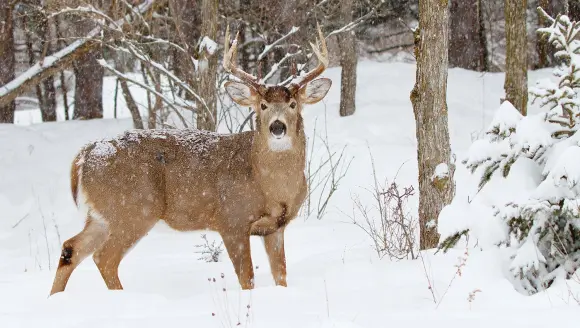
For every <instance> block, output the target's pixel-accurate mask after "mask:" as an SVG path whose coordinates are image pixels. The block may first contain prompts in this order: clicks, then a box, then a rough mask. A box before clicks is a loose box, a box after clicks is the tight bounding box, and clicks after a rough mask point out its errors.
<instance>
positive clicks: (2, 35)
mask: <svg viewBox="0 0 580 328" xmlns="http://www.w3.org/2000/svg"><path fill="white" fill-rule="evenodd" d="M14 5H16V1H2V2H0V85H5V84H6V83H8V82H10V81H12V80H13V79H14V62H15V58H14V24H13V19H12V10H13V8H14ZM15 109H16V104H15V102H14V101H10V102H8V103H6V104H0V123H13V122H14V110H15Z"/></svg>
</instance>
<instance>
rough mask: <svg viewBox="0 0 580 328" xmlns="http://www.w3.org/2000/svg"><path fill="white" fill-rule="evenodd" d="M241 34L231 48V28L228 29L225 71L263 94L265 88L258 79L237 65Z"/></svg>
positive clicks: (237, 34) (224, 62)
mask: <svg viewBox="0 0 580 328" xmlns="http://www.w3.org/2000/svg"><path fill="white" fill-rule="evenodd" d="M239 34H240V32H239V31H238V33H236V38H235V39H234V41H233V42H232V47H231V48H230V47H229V42H230V27H229V26H228V27H227V28H226V40H225V45H224V61H223V67H224V70H225V71H226V72H228V73H230V74H232V75H233V76H235V77H237V78H239V79H240V80H242V82H244V83H245V84H247V85H250V86H252V87H253V88H254V89H256V91H258V92H261V91H262V89H263V88H262V85H261V84H260V83H258V78H256V77H255V76H253V75H252V74H249V73H246V72H244V71H243V70H241V69H240V68H239V67H238V66H237V64H236V61H237V56H238V36H239Z"/></svg>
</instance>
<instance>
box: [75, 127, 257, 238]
mask: <svg viewBox="0 0 580 328" xmlns="http://www.w3.org/2000/svg"><path fill="white" fill-rule="evenodd" d="M251 145H252V133H241V134H235V135H219V134H216V133H211V132H207V131H199V130H191V129H185V130H137V131H129V132H126V133H125V134H123V135H120V136H118V137H116V138H112V139H106V140H101V141H97V142H93V143H91V144H89V145H87V146H85V147H84V148H83V149H82V150H81V156H79V158H80V159H79V162H80V163H78V164H79V165H78V167H79V171H80V172H78V174H79V178H80V179H79V181H80V184H81V187H80V188H79V193H83V195H82V196H83V199H84V200H85V201H86V202H87V203H88V205H89V207H90V208H92V209H94V210H95V212H96V213H98V214H99V215H101V216H102V217H103V218H104V219H105V220H107V218H115V220H116V221H119V218H122V220H123V221H124V222H125V223H126V221H133V220H140V219H142V218H144V217H145V218H151V219H153V218H155V219H163V220H165V221H166V222H167V223H168V224H169V225H170V226H172V227H174V228H176V229H179V230H196V229H205V228H209V229H216V230H217V229H218V228H220V227H218V226H216V225H219V224H220V222H216V220H217V216H219V214H220V213H218V212H217V211H218V209H219V210H220V211H228V207H227V206H226V207H225V208H224V207H223V206H222V204H220V202H223V201H224V200H225V199H224V197H225V198H227V199H229V200H232V196H234V195H245V194H247V193H249V192H254V194H255V192H256V190H255V184H254V182H253V181H252V173H251V170H252V169H251V163H250V149H251ZM234 181H239V183H234ZM254 196H256V195H254ZM253 201H256V200H253ZM253 201H252V200H250V202H253ZM229 210H231V207H230V209H229ZM109 223H111V222H109ZM112 224H116V223H115V222H112Z"/></svg>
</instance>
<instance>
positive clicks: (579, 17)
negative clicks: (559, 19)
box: [568, 0, 580, 22]
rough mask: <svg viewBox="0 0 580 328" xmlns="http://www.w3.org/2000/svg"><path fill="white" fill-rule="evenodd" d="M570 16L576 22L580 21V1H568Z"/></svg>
mask: <svg viewBox="0 0 580 328" xmlns="http://www.w3.org/2000/svg"><path fill="white" fill-rule="evenodd" d="M568 16H569V17H570V19H571V20H573V21H575V22H577V21H580V0H568Z"/></svg>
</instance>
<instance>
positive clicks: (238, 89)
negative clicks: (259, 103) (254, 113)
mask: <svg viewBox="0 0 580 328" xmlns="http://www.w3.org/2000/svg"><path fill="white" fill-rule="evenodd" d="M225 88H226V92H227V93H228V95H229V96H230V97H231V98H232V100H233V101H235V102H236V104H238V105H240V106H252V105H253V104H254V103H255V102H256V100H257V95H258V93H257V92H256V90H254V88H252V87H250V86H248V85H245V84H244V83H240V82H234V81H228V82H226V84H225Z"/></svg>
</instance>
